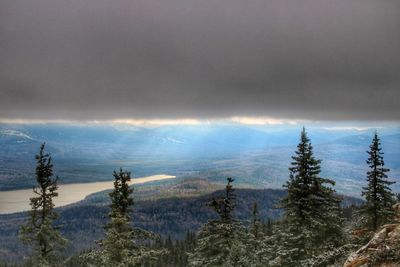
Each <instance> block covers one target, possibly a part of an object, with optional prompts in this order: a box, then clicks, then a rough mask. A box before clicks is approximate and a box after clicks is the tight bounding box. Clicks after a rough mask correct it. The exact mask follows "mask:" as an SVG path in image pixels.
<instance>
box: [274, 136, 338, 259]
mask: <svg viewBox="0 0 400 267" xmlns="http://www.w3.org/2000/svg"><path fill="white" fill-rule="evenodd" d="M292 159H293V162H292V163H291V167H290V168H289V171H290V179H289V181H288V182H287V183H286V185H284V187H285V188H286V189H287V192H288V195H287V196H286V197H285V198H284V199H283V200H282V202H281V207H282V208H283V210H284V216H283V222H282V224H281V225H280V226H278V235H280V236H279V237H274V238H275V239H277V240H278V242H279V243H280V244H281V245H280V246H279V248H277V251H276V256H277V258H278V265H284V266H301V265H305V264H306V263H305V262H306V261H307V260H308V259H311V258H312V257H315V256H316V255H318V254H320V253H323V252H324V250H329V249H330V248H332V247H335V246H338V245H340V244H341V243H342V242H343V238H344V234H343V230H342V229H343V223H344V220H343V217H342V214H341V209H340V203H341V199H340V198H338V197H337V196H336V193H335V190H334V189H333V188H332V187H333V186H334V185H335V183H334V181H332V180H330V179H325V178H321V177H320V176H319V174H320V171H321V166H320V164H321V160H318V159H316V158H315V157H314V155H313V146H312V144H311V143H310V139H309V138H308V137H307V133H306V131H305V129H304V128H303V130H302V132H301V138H300V143H299V144H298V146H297V151H296V152H295V155H294V156H293V157H292ZM275 245H276V244H275Z"/></svg>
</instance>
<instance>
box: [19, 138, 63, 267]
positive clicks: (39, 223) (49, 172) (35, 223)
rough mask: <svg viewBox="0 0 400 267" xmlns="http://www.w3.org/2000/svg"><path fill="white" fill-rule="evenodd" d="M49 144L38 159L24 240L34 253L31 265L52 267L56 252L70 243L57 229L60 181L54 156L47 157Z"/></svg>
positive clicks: (23, 229)
mask: <svg viewBox="0 0 400 267" xmlns="http://www.w3.org/2000/svg"><path fill="white" fill-rule="evenodd" d="M44 150H45V144H42V145H41V147H40V151H39V154H38V155H36V161H37V164H36V182H37V186H34V187H33V192H34V194H35V196H34V197H32V198H30V205H31V207H32V210H31V211H30V220H29V222H28V223H27V224H26V225H23V226H21V228H20V233H19V234H20V239H21V240H22V242H23V243H25V244H28V245H31V246H32V247H33V249H34V252H35V254H34V259H33V261H32V262H31V263H30V264H31V265H40V266H47V265H49V266H51V265H53V263H54V262H55V260H56V259H55V257H56V252H57V251H58V250H59V249H60V248H62V247H63V246H64V245H65V244H66V243H67V240H66V239H65V238H63V237H62V236H61V234H60V232H59V230H58V228H57V227H55V226H54V225H53V222H54V220H55V219H57V217H58V214H57V212H56V211H55V210H54V203H53V198H55V197H57V196H58V193H57V188H58V186H57V177H53V163H52V159H51V156H50V154H47V153H45V151H44Z"/></svg>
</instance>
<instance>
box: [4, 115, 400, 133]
mask: <svg viewBox="0 0 400 267" xmlns="http://www.w3.org/2000/svg"><path fill="white" fill-rule="evenodd" d="M0 124H66V125H68V124H70V125H88V126H93V125H129V126H138V127H158V126H173V125H188V126H196V125H199V126H201V125H211V124H241V125H248V126H255V127H262V126H296V125H316V126H319V127H322V128H324V129H326V130H330V131H346V130H349V131H350V130H357V131H363V130H366V129H370V128H382V126H383V127H385V126H389V127H390V126H395V127H399V126H400V122H399V121H363V120H360V121H316V120H305V119H285V118H273V117H261V116H260V117H256V116H254V117H251V116H233V117H230V118H211V119H196V118H177V119H163V118H151V119H143V118H120V119H111V120H109V119H107V120H64V119H61V120H51V119H50V120H40V119H1V118H0Z"/></svg>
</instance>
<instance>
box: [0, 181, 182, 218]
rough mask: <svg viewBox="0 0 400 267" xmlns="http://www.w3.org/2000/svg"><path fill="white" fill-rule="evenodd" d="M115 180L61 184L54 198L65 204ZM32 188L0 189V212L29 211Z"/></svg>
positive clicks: (133, 182) (139, 182)
mask: <svg viewBox="0 0 400 267" xmlns="http://www.w3.org/2000/svg"><path fill="white" fill-rule="evenodd" d="M174 178H175V176H172V175H166V174H158V175H152V176H146V177H139V178H133V179H132V180H131V182H130V183H129V184H142V183H147V182H153V181H159V180H165V179H174ZM113 183H114V181H106V182H94V183H76V184H60V185H59V188H58V194H59V195H58V197H56V198H54V204H55V205H56V207H60V206H65V205H68V204H72V203H75V202H78V201H80V200H83V199H84V198H85V197H86V196H88V195H90V194H93V193H96V192H99V191H104V190H107V189H112V188H113V187H114V184H113ZM33 196H34V194H33V191H32V189H20V190H11V191H0V214H7V213H14V212H20V211H27V210H30V209H31V206H30V205H29V203H30V201H29V199H30V198H31V197H33Z"/></svg>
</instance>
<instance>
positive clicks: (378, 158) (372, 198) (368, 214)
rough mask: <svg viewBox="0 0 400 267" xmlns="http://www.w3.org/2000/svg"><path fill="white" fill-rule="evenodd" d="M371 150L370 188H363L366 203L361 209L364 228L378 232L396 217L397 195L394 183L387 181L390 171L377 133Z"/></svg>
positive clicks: (369, 153)
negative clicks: (394, 207)
mask: <svg viewBox="0 0 400 267" xmlns="http://www.w3.org/2000/svg"><path fill="white" fill-rule="evenodd" d="M369 148H370V150H369V151H367V153H368V159H367V164H368V167H369V168H370V170H369V171H368V172H367V182H368V186H367V187H363V191H362V196H364V197H365V200H366V203H365V205H363V207H362V208H361V214H362V215H363V220H362V221H363V224H364V225H363V226H364V227H366V228H368V229H370V230H373V231H376V230H377V229H378V227H379V226H380V225H382V224H384V223H387V222H390V221H391V220H392V219H393V217H394V211H393V209H392V205H393V204H394V203H395V195H394V193H392V190H391V188H390V185H392V184H393V183H394V182H392V181H389V180H388V179H387V178H388V176H387V173H388V172H389V171H390V170H389V169H387V168H385V163H384V160H383V154H384V153H383V152H382V148H381V142H380V139H379V137H378V133H377V132H375V134H374V138H373V140H372V143H371V145H370V146H369Z"/></svg>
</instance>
